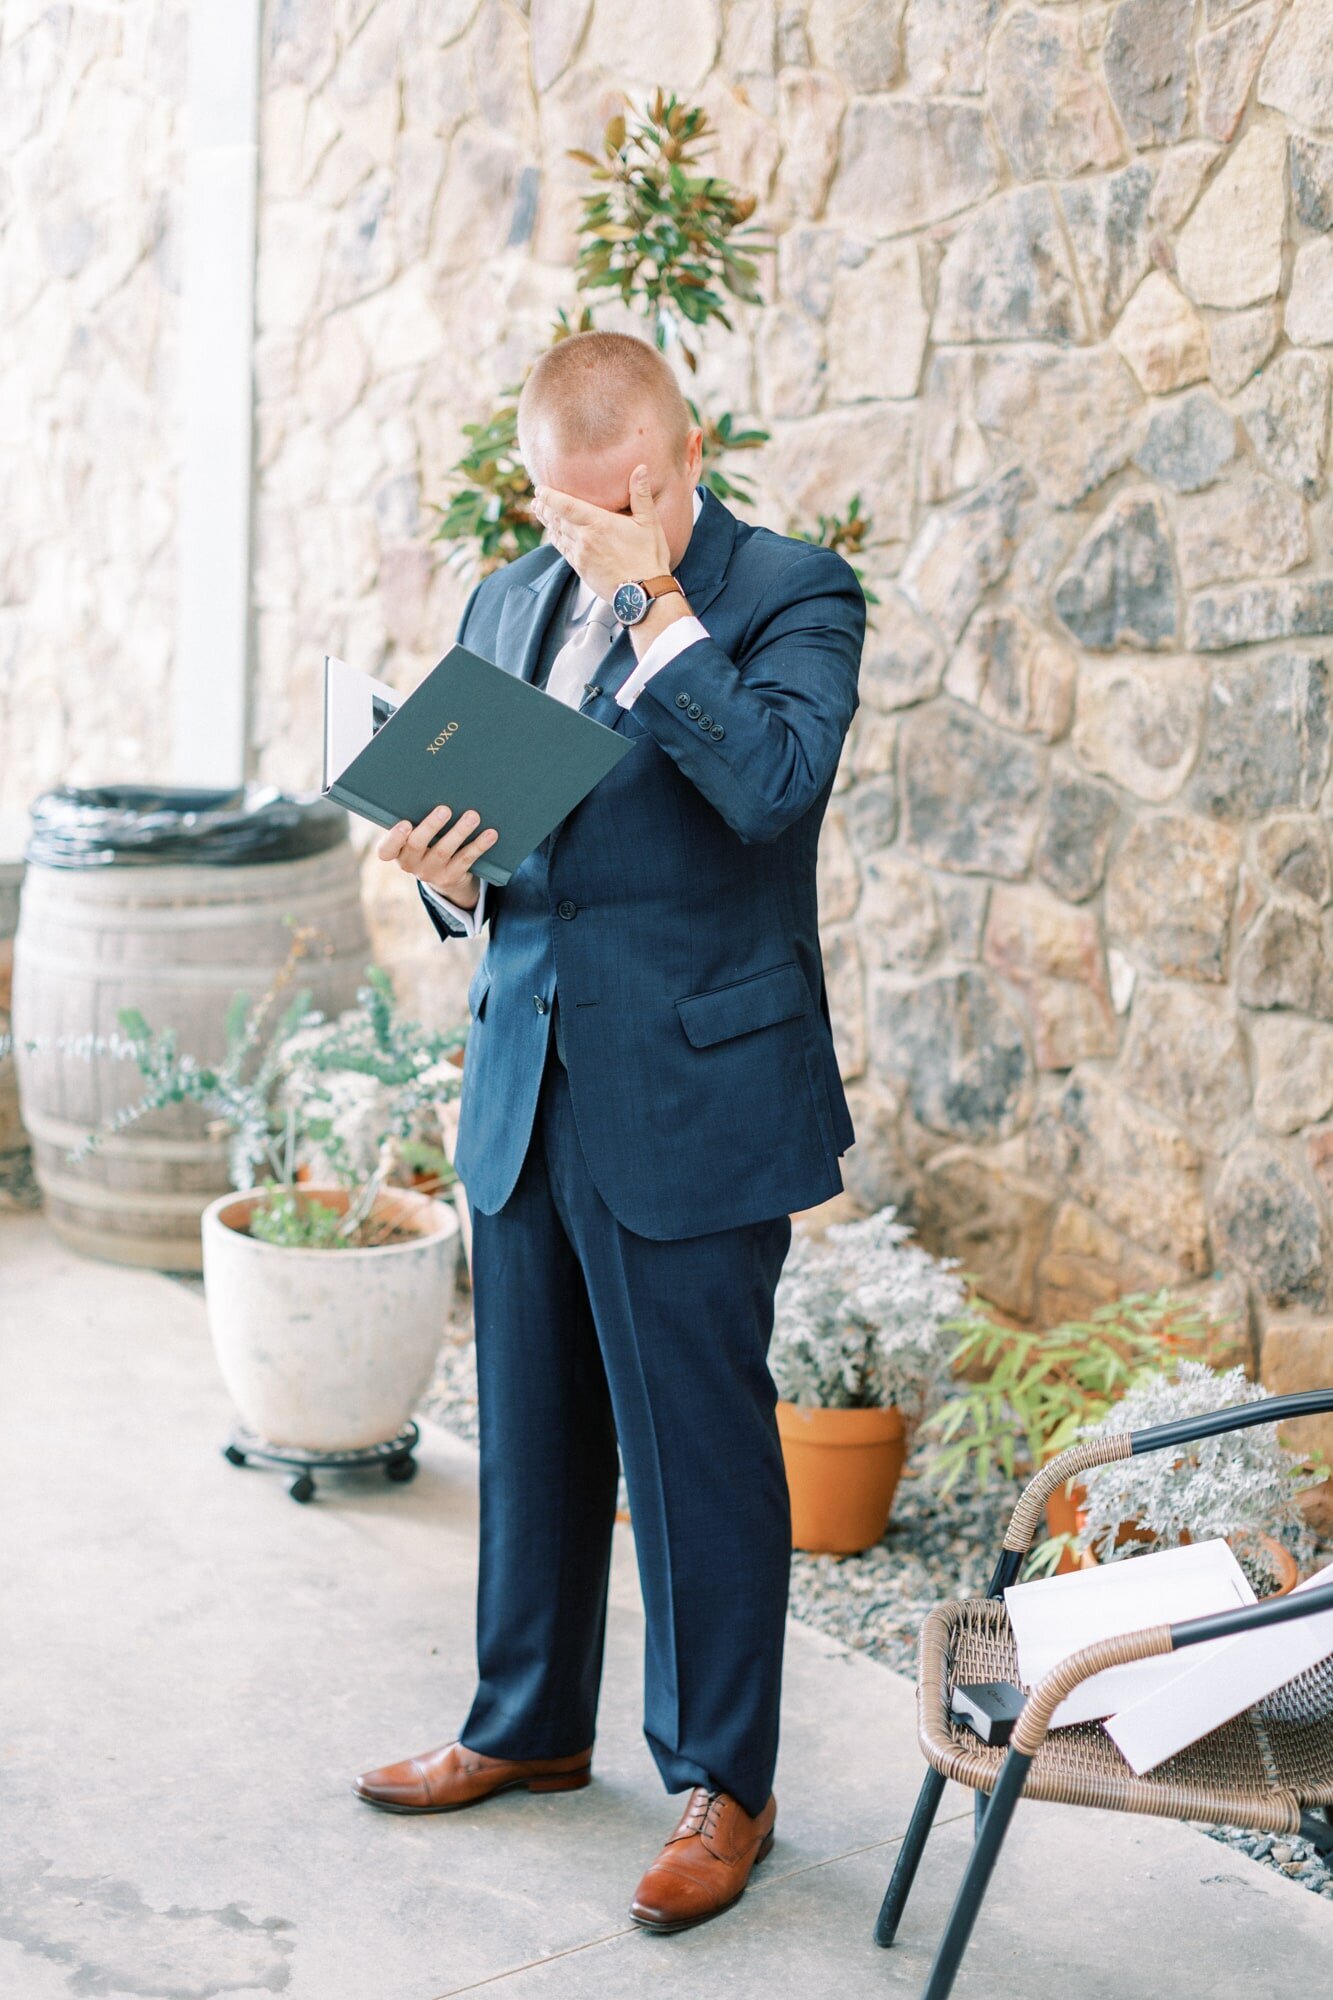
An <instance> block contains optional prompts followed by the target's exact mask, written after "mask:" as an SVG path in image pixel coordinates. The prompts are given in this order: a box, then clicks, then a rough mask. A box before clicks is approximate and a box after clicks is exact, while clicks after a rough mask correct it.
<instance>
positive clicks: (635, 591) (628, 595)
mask: <svg viewBox="0 0 1333 2000" xmlns="http://www.w3.org/2000/svg"><path fill="white" fill-rule="evenodd" d="M648 603H649V598H648V593H647V591H646V590H645V589H644V587H643V585H642V584H641V583H622V584H621V585H620V587H619V589H618V590H617V591H616V594H615V596H614V597H613V598H612V599H611V609H612V610H613V611H614V612H615V614H616V617H617V618H618V619H619V620H620V622H621V624H622V625H637V624H638V622H639V620H640V619H641V618H642V617H643V615H644V613H645V611H647V609H648Z"/></svg>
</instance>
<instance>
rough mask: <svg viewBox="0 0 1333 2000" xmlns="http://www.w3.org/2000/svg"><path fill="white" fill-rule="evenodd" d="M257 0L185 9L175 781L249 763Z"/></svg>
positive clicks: (211, 777) (234, 775)
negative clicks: (187, 27)
mask: <svg viewBox="0 0 1333 2000" xmlns="http://www.w3.org/2000/svg"><path fill="white" fill-rule="evenodd" d="M260 6H261V0H192V4H191V6H190V10H189V12H190V52H189V81H188V89H187V119H188V125H187V130H188V134H189V156H188V164H187V169H186V184H185V217H184V259H183V274H184V275H183V283H184V296H183V299H182V311H181V399H182V401H181V408H182V416H183V464H182V468H181V493H180V589H179V596H178V600H177V613H176V656H175V665H174V672H173V676H172V720H171V772H170V781H171V782H172V783H174V784H184V785H236V784H239V783H240V782H241V781H242V779H243V777H244V776H245V771H246V734H247V702H248V689H249V680H250V495H251V482H252V478H253V451H252V428H253V389H252V382H253V345H254V282H255V188H256V177H257V166H258V119H259V106H258V92H259V23H260Z"/></svg>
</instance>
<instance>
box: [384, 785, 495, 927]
mask: <svg viewBox="0 0 1333 2000" xmlns="http://www.w3.org/2000/svg"><path fill="white" fill-rule="evenodd" d="M449 811H450V809H449V807H448V806H436V807H435V808H434V810H433V811H432V812H428V813H427V814H426V817H425V818H424V819H423V820H418V822H417V824H416V825H415V826H413V825H412V823H411V821H410V820H405V819H400V820H399V821H398V823H397V825H396V826H391V827H390V828H389V831H388V832H387V833H386V834H385V836H384V838H383V840H382V841H381V842H380V844H379V846H378V847H377V848H376V850H375V852H376V854H377V855H378V856H379V858H380V860H381V861H396V862H397V863H398V866H399V867H400V868H401V869H403V870H404V871H405V873H407V874H408V875H415V876H416V877H417V879H418V881H421V882H425V883H427V884H428V886H429V887H430V888H432V889H438V890H439V892H440V894H441V895H442V896H447V897H448V898H449V901H450V902H451V903H457V904H458V905H459V907H460V909H464V910H471V909H475V908H476V903H477V898H478V896H479V895H480V894H481V883H480V881H479V880H478V879H477V877H476V876H475V875H471V874H469V873H468V870H469V868H470V867H471V865H472V863H473V862H474V861H475V860H476V859H477V857H478V856H479V855H481V854H484V853H485V852H486V849H487V848H488V847H490V846H491V845H492V844H493V843H494V841H495V838H496V833H495V828H494V827H491V826H488V827H484V828H483V829H482V831H481V832H480V833H478V832H477V820H478V815H477V814H476V813H475V812H471V811H469V812H465V813H461V814H460V815H459V817H458V818H457V819H456V820H455V822H454V824H453V825H452V826H451V827H450V829H449V831H448V833H446V834H443V835H441V837H440V839H439V840H437V841H436V842H435V845H434V847H430V846H428V845H427V843H428V842H429V841H430V840H431V839H432V837H433V836H434V835H435V834H437V833H439V831H440V828H441V827H442V826H443V825H444V822H445V821H446V820H447V819H448V817H449Z"/></svg>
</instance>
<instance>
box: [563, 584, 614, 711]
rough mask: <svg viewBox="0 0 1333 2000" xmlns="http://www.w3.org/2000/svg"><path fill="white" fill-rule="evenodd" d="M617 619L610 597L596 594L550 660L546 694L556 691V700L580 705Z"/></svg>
mask: <svg viewBox="0 0 1333 2000" xmlns="http://www.w3.org/2000/svg"><path fill="white" fill-rule="evenodd" d="M618 623H619V620H618V619H617V617H616V614H615V612H614V611H613V610H612V609H611V606H610V605H609V604H608V602H607V600H606V599H605V598H604V597H594V599H593V601H592V607H591V609H590V610H589V612H588V615H587V617H586V618H585V619H584V620H583V623H582V624H581V625H580V626H579V628H578V630H577V631H576V632H575V633H574V636H573V637H572V638H570V639H566V641H565V643H564V645H563V646H562V647H561V648H560V651H559V652H558V653H557V654H556V656H555V658H554V660H552V662H551V671H550V673H549V674H548V676H547V679H546V692H547V694H553V695H554V696H555V698H556V700H557V701H563V702H565V703H566V704H567V705H568V706H569V707H570V708H577V707H578V706H579V704H580V702H581V701H582V700H583V697H584V694H585V692H586V687H587V683H588V682H589V681H590V680H591V679H592V677H593V675H594V674H595V673H596V671H597V669H598V667H599V666H600V665H601V662H602V660H603V658H604V657H605V655H606V653H607V652H608V651H609V650H610V646H611V640H612V627H613V626H616V625H618Z"/></svg>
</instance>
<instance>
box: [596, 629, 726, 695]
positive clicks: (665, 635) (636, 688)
mask: <svg viewBox="0 0 1333 2000" xmlns="http://www.w3.org/2000/svg"><path fill="white" fill-rule="evenodd" d="M707 637H708V628H707V626H705V625H701V624H700V623H699V620H698V619H697V618H693V617H691V618H673V619H672V621H671V623H670V624H669V625H668V626H667V627H666V629H665V630H664V631H662V632H659V633H658V635H657V637H656V638H655V639H654V640H653V643H652V645H651V646H650V647H649V648H648V650H647V652H646V653H645V654H644V656H643V658H642V659H641V660H640V661H639V663H638V665H637V666H636V667H635V668H634V671H633V672H632V673H630V674H627V675H626V676H625V679H624V680H623V681H622V682H621V684H620V686H619V687H618V688H617V689H616V700H617V701H618V702H619V704H620V706H621V707H622V708H633V706H634V704H635V701H636V700H637V699H638V697H639V695H640V694H642V692H643V690H644V688H645V687H646V686H647V685H648V683H649V681H650V680H651V679H652V677H653V675H654V674H655V673H657V672H658V670H659V669H660V668H662V667H664V666H666V665H667V663H668V662H669V661H671V660H674V659H675V657H676V655H677V653H683V652H684V651H685V648H686V647H687V646H692V645H694V643H695V641H696V640H698V639H706V638H707Z"/></svg>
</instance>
